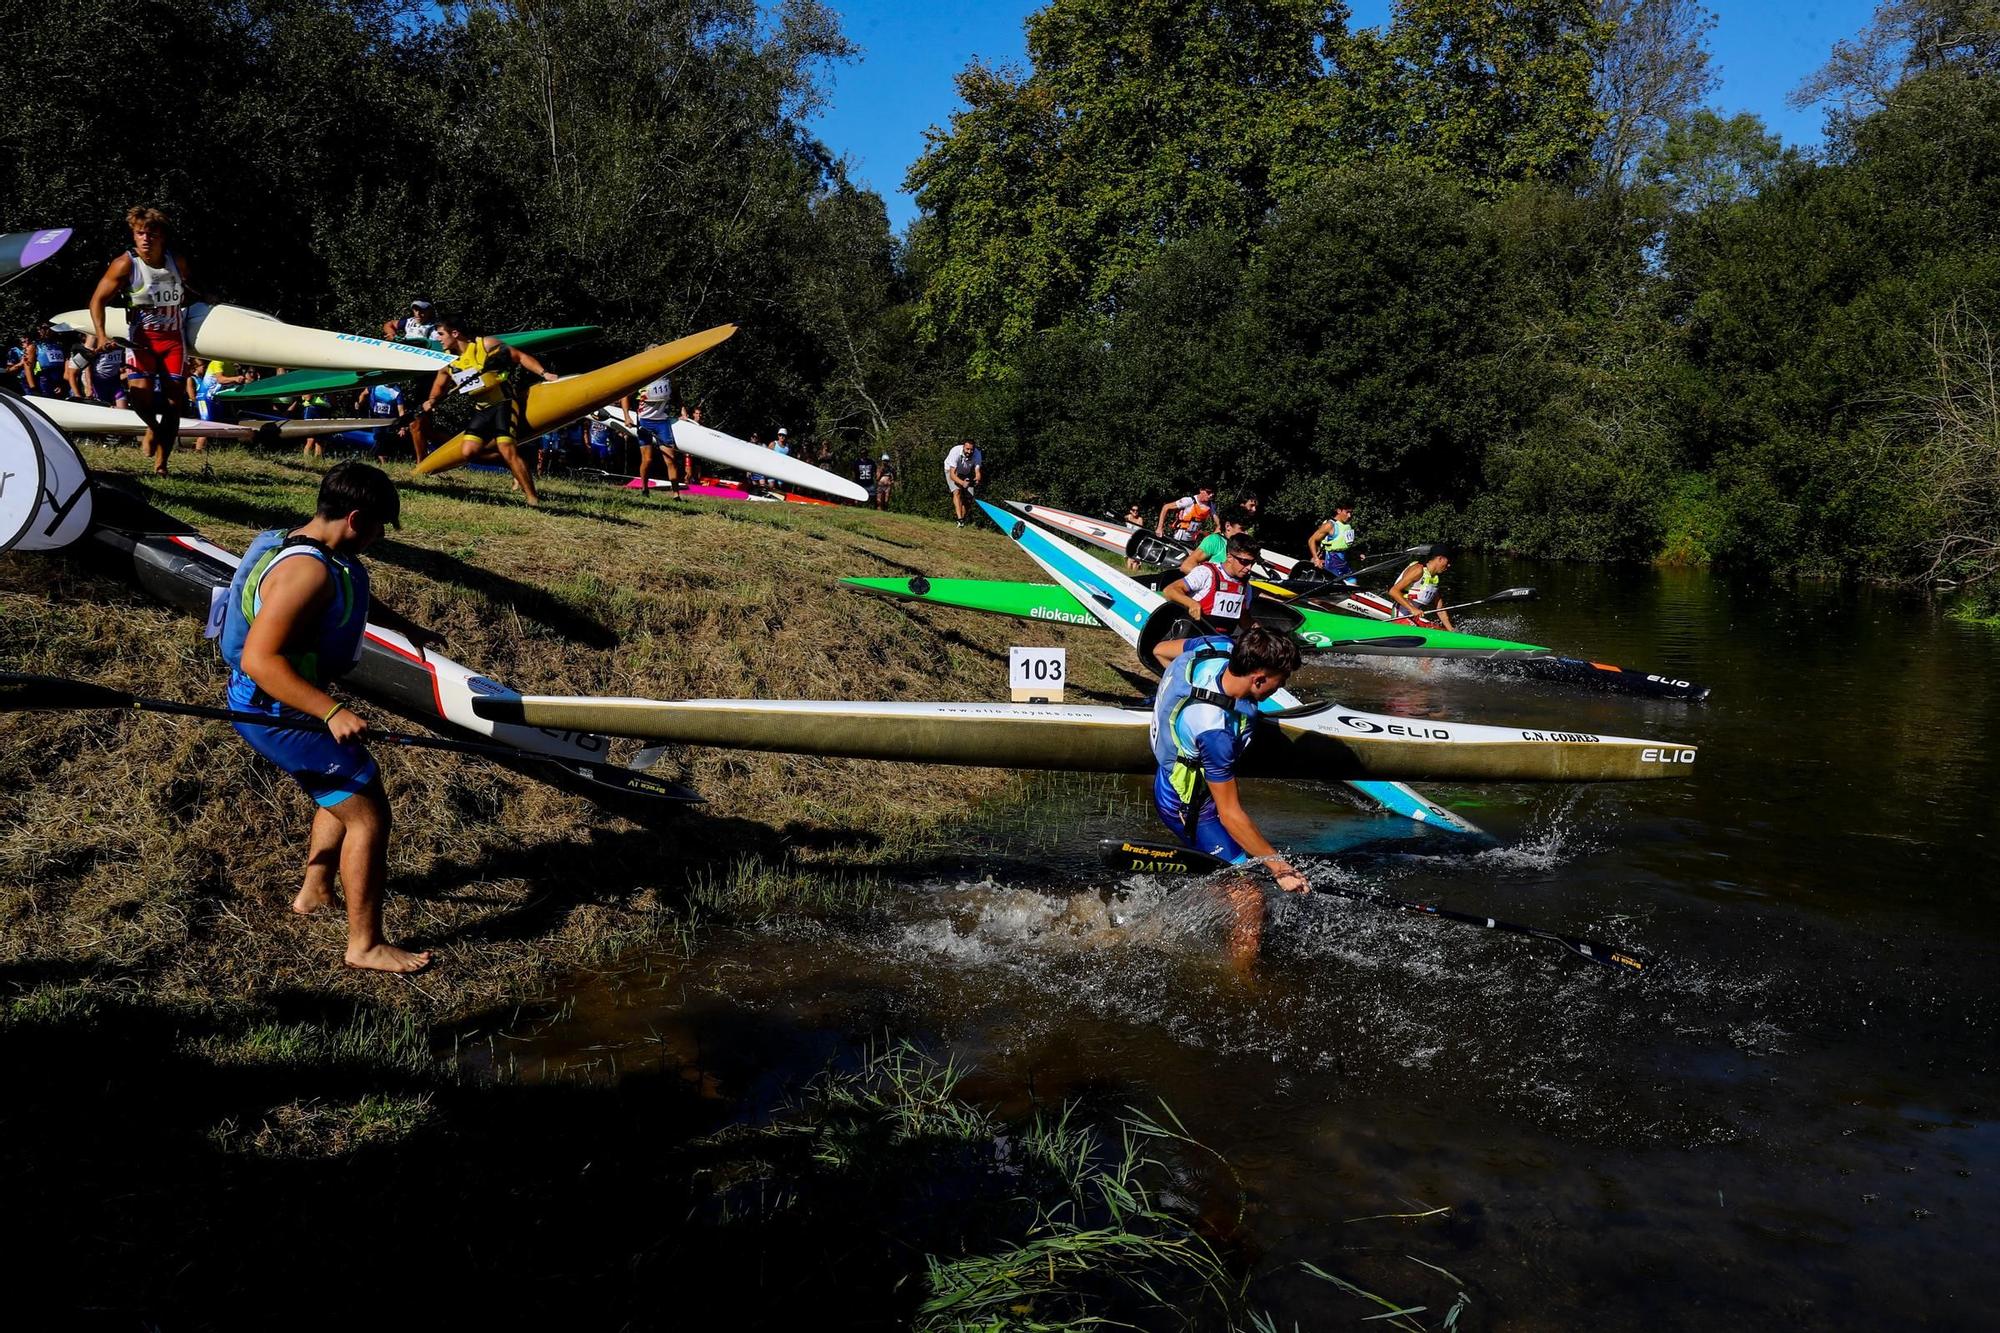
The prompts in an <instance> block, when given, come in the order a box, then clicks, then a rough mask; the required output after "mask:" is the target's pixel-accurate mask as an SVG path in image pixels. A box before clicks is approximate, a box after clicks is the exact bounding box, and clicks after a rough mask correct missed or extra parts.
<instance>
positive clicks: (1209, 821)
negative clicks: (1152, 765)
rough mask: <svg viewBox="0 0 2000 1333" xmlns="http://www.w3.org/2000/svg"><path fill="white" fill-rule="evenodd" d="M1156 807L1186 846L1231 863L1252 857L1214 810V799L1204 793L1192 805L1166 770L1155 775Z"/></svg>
mask: <svg viewBox="0 0 2000 1333" xmlns="http://www.w3.org/2000/svg"><path fill="white" fill-rule="evenodd" d="M1153 808H1154V809H1155V810H1157V811H1159V814H1160V822H1161V823H1162V824H1165V825H1166V826H1167V831H1168V832H1169V833H1171V834H1173V835H1174V837H1175V838H1177V839H1179V841H1180V843H1181V845H1182V846H1183V847H1192V848H1194V849H1195V850H1196V851H1198V852H1206V853H1208V854H1209V855H1210V856H1213V857H1215V858H1217V859H1218V860H1222V861H1227V862H1229V863H1230V864H1231V865H1241V864H1243V863H1244V862H1245V861H1248V860H1249V859H1250V853H1248V852H1246V851H1244V850H1243V849H1242V848H1241V847H1239V846H1237V845H1236V839H1234V838H1232V837H1230V836H1229V830H1228V829H1226V828H1224V827H1222V819H1221V818H1220V816H1218V815H1217V814H1216V812H1215V802H1214V801H1211V800H1209V799H1208V796H1207V795H1206V793H1203V794H1201V795H1198V796H1197V797H1196V798H1195V801H1194V804H1193V806H1192V807H1189V805H1188V804H1187V803H1186V802H1184V801H1182V800H1181V798H1180V793H1178V792H1176V791H1175V790H1174V787H1173V783H1172V782H1171V781H1170V780H1169V779H1168V777H1167V774H1166V772H1165V771H1164V770H1162V771H1161V772H1160V773H1158V774H1157V775H1156V776H1155V777H1154V778H1153Z"/></svg>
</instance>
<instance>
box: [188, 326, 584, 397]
mask: <svg viewBox="0 0 2000 1333" xmlns="http://www.w3.org/2000/svg"><path fill="white" fill-rule="evenodd" d="M600 332H602V330H601V329H600V328H599V327H598V326H597V325H595V324H572V325H568V326H566V327H564V328H559V329H524V330H522V331H520V332H518V333H496V334H494V335H493V336H494V337H495V338H497V339H499V340H500V341H501V342H503V343H506V344H507V345H508V346H509V347H520V348H525V349H527V350H529V351H533V350H534V349H535V348H538V347H560V346H563V345H565V344H567V343H573V342H580V341H582V340H583V339H585V338H589V337H594V336H595V335H596V334H598V333H600ZM398 346H402V347H408V348H411V349H412V350H414V351H418V352H424V353H427V354H429V355H431V356H433V357H435V358H436V359H435V360H434V361H433V362H432V363H431V365H430V367H429V369H428V371H395V370H366V371H357V370H288V371H286V372H285V373H284V374H282V375H267V376H265V377H264V378H263V379H260V380H252V381H251V382H250V383H248V384H237V385H232V386H231V387H229V388H227V389H219V390H217V391H216V394H215V396H216V397H217V398H231V399H235V400H237V401H239V402H243V401H255V400H258V399H268V398H292V397H296V396H297V395H299V394H302V393H342V392H353V391H355V390H357V389H365V388H369V387H370V386H372V385H376V384H387V383H389V382H390V381H392V380H406V379H410V378H413V377H414V376H415V375H418V374H424V373H428V374H433V375H434V374H436V373H437V370H438V367H440V366H447V365H450V364H451V361H452V354H451V353H450V352H447V351H445V350H444V348H443V347H441V346H439V345H438V344H437V343H436V342H431V343H428V344H422V343H412V342H404V343H399V344H398Z"/></svg>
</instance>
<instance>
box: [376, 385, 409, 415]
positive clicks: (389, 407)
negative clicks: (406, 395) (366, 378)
mask: <svg viewBox="0 0 2000 1333" xmlns="http://www.w3.org/2000/svg"><path fill="white" fill-rule="evenodd" d="M402 411H403V391H402V390H401V389H399V388H397V387H396V386H395V385H393V384H377V385H376V386H375V387H374V388H372V389H370V390H369V391H368V415H369V416H371V417H393V416H400V415H401V414H402Z"/></svg>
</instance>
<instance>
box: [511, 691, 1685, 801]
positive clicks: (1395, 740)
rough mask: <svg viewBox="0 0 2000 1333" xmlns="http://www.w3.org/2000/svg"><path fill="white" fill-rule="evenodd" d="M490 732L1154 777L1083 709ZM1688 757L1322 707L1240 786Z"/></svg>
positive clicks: (556, 714) (618, 704) (1104, 721)
mask: <svg viewBox="0 0 2000 1333" xmlns="http://www.w3.org/2000/svg"><path fill="white" fill-rule="evenodd" d="M472 707H473V711H474V712H476V713H478V714H479V715H480V716H482V717H487V718H491V719H493V720H495V721H506V722H514V723H519V724H522V725H526V726H531V727H546V728H554V729H556V730H574V731H589V732H596V733H599V734H602V735H607V736H633V737H638V738H640V739H643V740H649V741H671V742H678V743H680V744H684V745H712V746H718V747H721V748H724V749H737V750H769V751H775V752H778V753H782V754H811V755H825V756H833V757H839V758H847V759H890V760H900V761H905V762H910V763H924V764H969V765H976V766H981V767H987V766H991V767H999V768H1047V769H1069V770H1075V771H1087V772H1106V773H1150V772H1152V771H1153V768H1154V762H1153V749H1152V740H1151V725H1152V714H1151V713H1150V712H1148V711H1141V710H1136V709H1124V708H1102V707H1093V706H1087V705H1061V704H1054V705H1051V704H1001V703H915V702H912V703H903V702H887V703H877V702H823V701H815V700H776V699H685V700H661V699H629V698H610V697H597V698H592V697H566V696H560V695H530V696H526V697H522V698H508V697H496V698H481V699H475V700H474V701H473V704H472ZM1695 754H1696V750H1695V747H1694V746H1692V745H1683V744H1681V743H1679V742H1675V741H1657V740H1634V739H1631V738H1628V737H1624V736H1595V735H1590V734H1587V733H1582V732H1556V731H1542V730H1536V729H1531V728H1514V727H1495V726H1485V725H1480V724H1475V723H1465V722H1430V721H1414V720H1411V719H1408V718H1400V717H1390V716H1387V715H1384V714H1378V713H1363V712H1358V711H1356V710H1354V709H1350V708H1345V707H1342V706H1341V705H1338V704H1321V705H1314V706H1307V707H1302V708H1297V709H1290V710H1287V711H1284V712H1280V713H1274V714H1267V715H1265V716H1264V717H1263V718H1262V719H1260V723H1259V732H1258V738H1257V741H1256V743H1255V744H1254V745H1252V746H1251V747H1250V749H1249V750H1248V752H1247V754H1246V756H1245V766H1244V769H1243V773H1244V775H1245V776H1246V777H1281V778H1322V779H1327V780H1330V781H1331V780H1349V779H1355V778H1372V779H1378V780H1392V781H1421V780H1430V781H1454V782H1460V781H1462V782H1473V781H1482V782H1624V781H1634V780H1644V779H1649V778H1675V777H1686V776H1688V775H1689V774H1691V773H1692V772H1693V770H1694V762H1695Z"/></svg>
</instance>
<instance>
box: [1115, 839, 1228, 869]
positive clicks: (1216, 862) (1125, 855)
mask: <svg viewBox="0 0 2000 1333" xmlns="http://www.w3.org/2000/svg"><path fill="white" fill-rule="evenodd" d="M1098 846H1099V847H1100V849H1101V854H1102V857H1103V860H1104V864H1105V865H1107V866H1109V867H1111V868H1112V869H1113V870H1118V871H1124V872H1126V873H1128V874H1135V875H1207V874H1212V873H1213V872H1215V871H1217V870H1225V869H1227V868H1228V866H1229V863H1228V862H1227V861H1224V860H1221V859H1219V858H1217V857H1213V856H1210V855H1209V854H1208V853H1206V852H1198V851H1196V850H1195V849H1194V848H1192V847H1181V846H1178V845H1176V844H1174V843H1170V842H1145V841H1140V840H1137V839H1133V838H1123V839H1120V840H1118V841H1116V842H1114V841H1112V840H1111V839H1109V838H1106V839H1105V840H1104V841H1103V842H1101V843H1100V844H1098Z"/></svg>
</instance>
